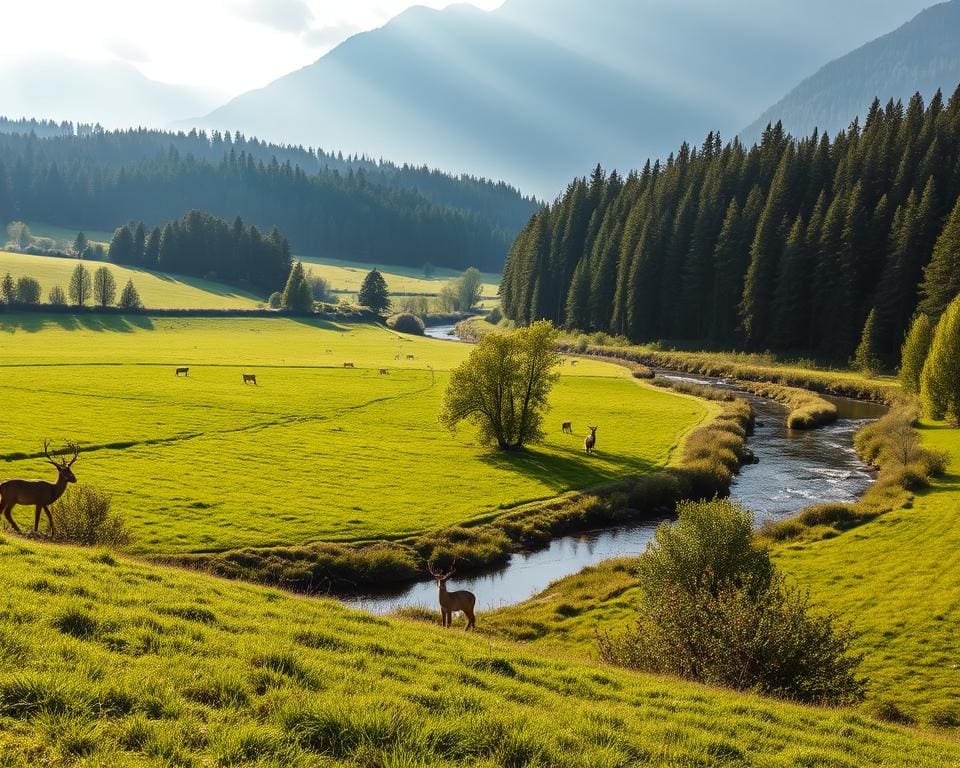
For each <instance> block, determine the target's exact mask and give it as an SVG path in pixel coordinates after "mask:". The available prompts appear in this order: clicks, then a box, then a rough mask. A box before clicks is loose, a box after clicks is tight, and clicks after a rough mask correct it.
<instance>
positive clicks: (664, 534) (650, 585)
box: [598, 500, 865, 705]
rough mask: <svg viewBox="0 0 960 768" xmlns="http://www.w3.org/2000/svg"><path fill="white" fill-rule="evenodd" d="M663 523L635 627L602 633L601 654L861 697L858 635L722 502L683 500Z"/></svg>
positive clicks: (642, 565)
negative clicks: (822, 607) (815, 606)
mask: <svg viewBox="0 0 960 768" xmlns="http://www.w3.org/2000/svg"><path fill="white" fill-rule="evenodd" d="M678 512H679V519H678V521H677V522H676V523H674V524H664V525H662V526H660V528H658V529H657V533H656V535H655V537H654V540H653V542H652V543H651V545H650V547H649V548H648V550H647V552H646V553H645V554H644V555H643V556H642V557H641V558H640V561H639V565H638V573H637V577H638V578H637V583H638V585H639V589H640V594H641V600H640V605H639V608H638V612H639V615H638V617H637V619H636V622H635V624H634V626H633V627H631V628H629V629H627V630H626V631H624V632H623V633H621V634H619V635H612V634H606V635H601V636H600V637H599V639H598V645H599V652H600V656H601V658H602V659H603V660H605V661H607V662H608V663H611V664H616V665H618V666H625V667H629V668H633V669H639V670H643V671H647V672H654V673H658V674H668V675H676V676H679V677H683V678H687V679H690V680H696V681H699V682H703V683H707V684H710V685H722V686H726V687H730V688H734V689H737V690H751V691H755V692H757V693H761V694H764V695H768V696H777V697H780V698H785V699H791V700H795V701H802V702H807V703H813V704H833V705H837V704H852V703H857V702H859V701H862V699H863V697H864V689H865V682H864V681H863V680H861V679H860V678H859V677H858V676H857V674H856V673H857V667H858V666H859V664H860V661H861V659H860V657H857V656H854V655H852V654H851V653H850V646H851V643H852V641H853V639H854V636H853V635H852V633H851V632H850V630H849V629H848V628H846V627H843V626H841V625H840V624H839V623H838V620H837V617H836V616H834V615H832V614H816V613H814V612H813V611H812V610H811V607H810V601H809V597H808V596H807V595H806V594H804V593H802V592H800V591H799V590H797V589H795V588H793V587H791V586H790V585H788V584H787V583H786V582H785V581H784V579H783V577H782V576H781V575H780V574H779V573H778V571H777V570H776V568H775V566H774V565H773V563H772V561H771V559H770V555H769V554H768V552H767V551H766V549H764V548H763V547H762V546H760V545H758V544H757V542H756V540H755V538H754V536H753V521H752V518H751V515H750V514H749V513H748V512H746V511H745V510H744V509H743V508H742V507H740V506H739V504H737V503H734V502H731V501H728V500H725V501H720V500H715V501H711V502H687V503H683V504H680V505H679V506H678Z"/></svg>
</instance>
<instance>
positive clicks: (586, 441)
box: [583, 425, 597, 453]
mask: <svg viewBox="0 0 960 768" xmlns="http://www.w3.org/2000/svg"><path fill="white" fill-rule="evenodd" d="M587 429H589V430H590V434H589V435H587V436H586V437H585V438H583V447H584V450H586V452H587V453H593V450H594V446H595V445H596V444H597V428H596V427H591V426H589V425H588V426H587Z"/></svg>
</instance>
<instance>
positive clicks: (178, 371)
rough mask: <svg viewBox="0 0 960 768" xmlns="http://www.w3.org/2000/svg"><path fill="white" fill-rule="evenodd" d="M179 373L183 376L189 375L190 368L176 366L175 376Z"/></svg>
mask: <svg viewBox="0 0 960 768" xmlns="http://www.w3.org/2000/svg"><path fill="white" fill-rule="evenodd" d="M180 374H183V375H184V376H189V375H190V369H189V368H177V376H179V375H180Z"/></svg>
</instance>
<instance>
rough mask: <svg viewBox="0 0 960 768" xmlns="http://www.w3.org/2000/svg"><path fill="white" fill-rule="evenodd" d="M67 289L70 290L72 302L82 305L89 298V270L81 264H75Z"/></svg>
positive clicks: (91, 289) (90, 288) (90, 291)
mask: <svg viewBox="0 0 960 768" xmlns="http://www.w3.org/2000/svg"><path fill="white" fill-rule="evenodd" d="M67 290H68V291H69V292H70V301H71V302H73V304H74V306H77V307H82V306H83V305H84V304H86V303H87V301H88V300H89V298H90V294H91V293H92V291H93V287H92V285H91V280H90V272H89V271H88V270H87V268H86V267H85V266H83V264H77V266H76V267H74V270H73V272H72V273H71V275H70V284H69V286H68V288H67Z"/></svg>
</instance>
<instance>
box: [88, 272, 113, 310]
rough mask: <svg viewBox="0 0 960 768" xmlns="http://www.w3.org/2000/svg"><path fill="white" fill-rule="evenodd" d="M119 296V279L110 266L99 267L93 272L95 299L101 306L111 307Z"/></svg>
mask: <svg viewBox="0 0 960 768" xmlns="http://www.w3.org/2000/svg"><path fill="white" fill-rule="evenodd" d="M116 296H117V281H116V279H115V278H114V277H113V272H111V271H110V268H109V267H98V268H97V271H96V272H94V273H93V300H94V302H95V303H96V304H97V306H99V307H109V306H110V305H111V304H113V300H114V299H115V298H116Z"/></svg>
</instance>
